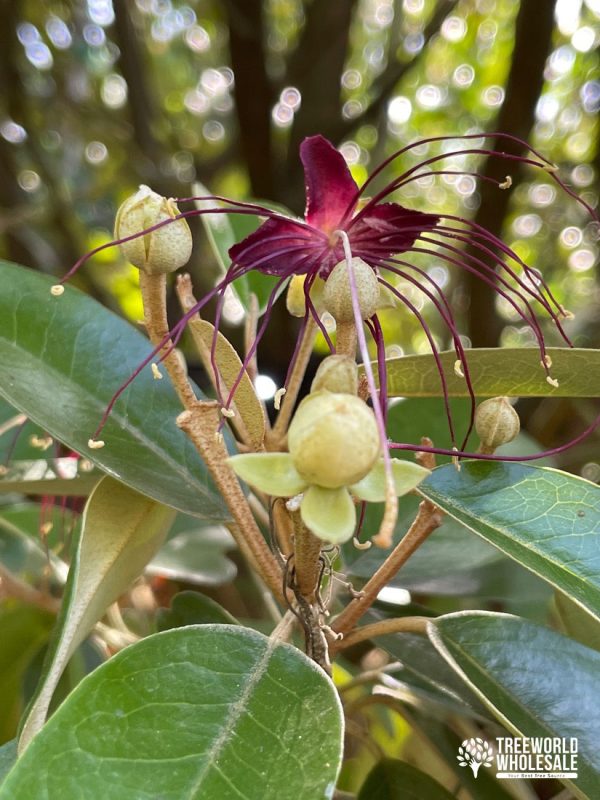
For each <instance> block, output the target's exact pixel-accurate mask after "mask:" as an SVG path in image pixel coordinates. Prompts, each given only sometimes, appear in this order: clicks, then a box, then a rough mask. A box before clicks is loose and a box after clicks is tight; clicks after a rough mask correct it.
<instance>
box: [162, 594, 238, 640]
mask: <svg viewBox="0 0 600 800" xmlns="http://www.w3.org/2000/svg"><path fill="white" fill-rule="evenodd" d="M210 623H219V624H221V625H239V622H238V621H237V619H236V618H235V617H233V616H232V615H231V614H230V613H229V611H226V610H225V609H224V608H223V607H222V606H220V605H219V604H218V603H215V601H214V600H212V599H211V598H210V597H207V596H206V595H205V594H200V593H199V592H179V594H176V595H175V597H174V598H173V600H172V601H171V608H169V609H167V608H159V609H158V611H157V612H156V627H157V629H158V630H159V631H168V630H170V629H171V628H184V627H185V626H186V625H208V624H210Z"/></svg>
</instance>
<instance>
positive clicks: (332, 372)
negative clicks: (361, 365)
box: [310, 355, 358, 394]
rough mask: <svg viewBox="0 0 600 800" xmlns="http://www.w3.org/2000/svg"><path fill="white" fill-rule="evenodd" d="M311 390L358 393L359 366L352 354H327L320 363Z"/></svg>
mask: <svg viewBox="0 0 600 800" xmlns="http://www.w3.org/2000/svg"><path fill="white" fill-rule="evenodd" d="M310 390H311V392H319V391H321V390H325V391H328V392H339V393H340V394H357V393H358V367H357V366H356V362H355V361H354V359H352V358H350V356H337V355H336V356H327V358H325V359H323V361H321V363H320V364H319V368H318V369H317V373H316V375H315V377H314V379H313V382H312V386H311V387H310Z"/></svg>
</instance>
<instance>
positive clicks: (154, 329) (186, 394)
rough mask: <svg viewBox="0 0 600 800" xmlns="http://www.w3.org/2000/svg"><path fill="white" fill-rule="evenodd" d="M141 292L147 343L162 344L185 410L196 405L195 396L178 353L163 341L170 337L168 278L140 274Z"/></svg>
mask: <svg viewBox="0 0 600 800" xmlns="http://www.w3.org/2000/svg"><path fill="white" fill-rule="evenodd" d="M140 289H141V292H142V301H143V303H144V322H145V324H146V330H147V331H148V336H149V337H150V341H151V342H152V344H153V345H154V346H155V347H158V345H159V344H161V343H164V344H163V346H162V348H161V350H160V354H161V356H162V363H163V364H164V365H165V367H166V368H167V371H168V373H169V377H170V378H171V381H172V382H173V386H174V387H175V390H176V392H177V394H178V395H179V399H180V400H181V404H182V405H183V407H184V408H189V407H190V406H192V405H193V404H194V403H195V402H196V395H195V394H194V390H193V389H192V387H191V385H190V382H189V381H188V378H187V375H186V372H185V369H184V367H183V365H182V363H181V361H180V360H179V357H178V356H177V353H176V352H175V351H174V350H173V347H172V342H171V341H170V340H169V341H167V342H165V337H166V336H168V334H169V322H168V320H167V295H166V293H167V276H166V275H149V274H148V273H147V272H143V271H141V270H140Z"/></svg>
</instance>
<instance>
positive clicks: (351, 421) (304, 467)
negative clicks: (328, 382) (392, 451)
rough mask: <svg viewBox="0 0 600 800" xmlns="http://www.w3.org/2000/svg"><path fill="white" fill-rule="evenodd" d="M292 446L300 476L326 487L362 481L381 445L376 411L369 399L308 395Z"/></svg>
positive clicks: (294, 421) (300, 409) (292, 431)
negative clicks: (368, 401)
mask: <svg viewBox="0 0 600 800" xmlns="http://www.w3.org/2000/svg"><path fill="white" fill-rule="evenodd" d="M288 445H289V450H290V455H291V456H292V460H293V462H294V466H295V467H296V469H297V470H298V472H299V473H300V475H301V476H302V478H304V480H306V481H307V482H308V483H310V484H316V485H317V486H323V487H326V488H328V489H338V488H340V487H342V486H349V485H350V484H353V483H357V482H358V481H359V480H362V478H364V477H365V475H366V474H367V473H368V472H369V471H370V470H371V468H372V467H373V465H374V464H375V462H376V460H377V458H378V457H379V449H380V448H379V436H378V432H377V424H376V422H375V415H374V414H373V412H372V411H371V409H370V408H369V407H368V406H367V405H366V403H363V401H362V400H359V398H358V397H355V396H353V395H351V394H337V393H330V392H316V393H315V394H310V395H309V396H308V397H306V398H305V399H304V400H303V401H302V403H300V406H299V407H298V410H297V411H296V414H295V415H294V418H293V419H292V422H291V424H290V428H289V432H288Z"/></svg>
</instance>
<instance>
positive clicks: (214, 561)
mask: <svg viewBox="0 0 600 800" xmlns="http://www.w3.org/2000/svg"><path fill="white" fill-rule="evenodd" d="M234 547H235V540H234V539H233V536H232V535H231V534H230V533H229V531H228V530H227V529H226V528H222V527H220V526H218V525H211V526H206V527H202V528H194V529H192V530H185V531H182V532H181V533H178V534H177V535H176V536H169V539H168V541H166V542H165V543H164V544H163V546H162V547H161V548H160V550H159V551H158V553H157V554H156V555H155V557H154V558H153V559H152V561H151V562H150V563H149V564H148V566H147V567H146V572H147V573H149V574H150V575H162V576H163V577H165V578H170V579H171V580H177V581H187V582H188V583H193V584H196V585H197V586H222V585H223V584H224V583H229V582H230V581H232V580H233V579H234V578H235V576H236V574H237V568H236V566H235V564H234V563H233V561H231V560H230V559H229V558H227V556H226V555H225V551H226V550H231V549H232V548H234Z"/></svg>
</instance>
